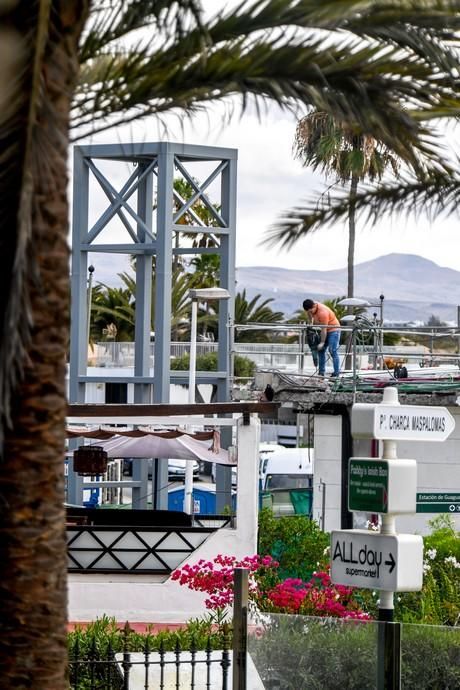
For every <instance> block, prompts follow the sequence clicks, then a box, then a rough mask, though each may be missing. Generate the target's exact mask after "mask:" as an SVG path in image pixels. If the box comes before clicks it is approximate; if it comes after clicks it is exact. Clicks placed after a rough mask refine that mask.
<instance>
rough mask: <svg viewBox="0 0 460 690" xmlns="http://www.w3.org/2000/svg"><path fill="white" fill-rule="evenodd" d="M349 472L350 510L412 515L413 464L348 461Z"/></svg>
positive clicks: (414, 479) (397, 460)
mask: <svg viewBox="0 0 460 690" xmlns="http://www.w3.org/2000/svg"><path fill="white" fill-rule="evenodd" d="M348 472H349V474H348V509H349V510H351V511H363V512H367V513H393V514H395V515H397V514H403V513H415V494H416V490H417V463H416V461H415V460H407V459H399V458H398V459H383V458H382V459H376V458H350V463H349V469H348Z"/></svg>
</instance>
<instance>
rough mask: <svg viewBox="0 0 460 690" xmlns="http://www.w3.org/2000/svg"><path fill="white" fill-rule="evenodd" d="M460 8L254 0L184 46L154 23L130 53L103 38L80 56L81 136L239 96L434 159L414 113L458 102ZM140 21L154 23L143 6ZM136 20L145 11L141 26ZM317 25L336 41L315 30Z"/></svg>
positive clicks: (439, 0) (189, 28)
mask: <svg viewBox="0 0 460 690" xmlns="http://www.w3.org/2000/svg"><path fill="white" fill-rule="evenodd" d="M133 4H134V5H135V6H136V8H137V10H139V12H141V13H142V11H141V9H142V8H141V4H139V3H133ZM145 4H146V5H150V4H151V3H145ZM153 4H157V5H161V3H153ZM459 7H460V0H456V1H455V2H454V1H451V2H449V1H448V0H433V2H428V3H427V2H426V1H424V2H422V0H420V1H419V2H415V1H410V2H409V1H404V2H396V1H395V2H387V1H383V0H381V1H380V2H378V1H377V2H375V1H374V2H370V1H368V2H364V1H361V2H358V1H355V2H353V1H352V0H348V1H346V2H344V0H329V1H328V2H326V3H321V4H319V3H317V2H316V1H315V2H314V1H313V0H265V1H261V0H257V1H255V2H253V3H252V4H251V3H242V4H241V5H240V6H239V7H238V8H237V9H236V10H234V11H232V12H228V11H227V12H221V13H219V15H218V16H217V17H216V18H215V19H214V20H212V21H211V22H210V23H209V25H208V26H207V27H206V30H204V29H203V27H202V26H199V25H198V24H197V22H196V21H192V20H190V21H189V22H188V24H187V25H186V26H185V24H184V26H183V35H182V37H181V40H180V41H176V40H174V29H173V28H171V27H169V25H168V24H163V25H162V26H161V30H159V31H156V30H157V29H159V25H158V22H153V23H152V24H151V25H150V29H151V30H153V31H155V35H154V36H152V33H150V32H149V39H148V40H146V41H145V42H144V43H142V45H141V44H140V43H138V44H136V45H135V47H134V48H131V49H129V48H126V46H125V45H124V46H121V45H120V44H119V42H117V40H115V39H114V38H110V42H109V43H110V45H108V43H107V42H106V43H104V47H107V46H108V47H109V48H110V50H108V49H106V50H102V49H101V46H98V45H96V44H94V46H93V52H91V51H90V50H89V49H88V50H86V52H85V53H84V57H85V60H84V64H83V66H82V81H81V85H80V91H79V94H78V96H77V98H76V101H75V108H74V112H73V116H74V125H75V126H76V127H78V128H79V131H78V134H77V135H76V138H80V137H83V136H86V135H88V134H89V133H93V132H95V131H101V130H103V129H107V128H110V127H113V126H116V125H117V124H121V123H126V122H129V121H132V120H135V119H138V118H141V117H145V116H147V115H152V114H154V115H157V116H161V114H162V113H166V112H170V111H172V112H174V111H179V110H180V111H181V112H183V111H186V112H188V113H193V112H195V111H196V110H197V109H199V108H201V107H203V106H204V105H205V104H206V103H207V102H209V101H212V100H218V99H224V98H225V97H227V96H231V95H235V94H239V95H240V96H241V108H242V110H244V109H245V107H247V104H248V102H249V99H250V98H251V97H253V98H254V99H256V101H257V100H258V99H259V100H262V101H274V102H276V103H278V104H279V105H280V106H282V107H285V108H295V107H297V106H299V105H300V104H303V105H307V106H313V107H315V108H317V109H318V110H323V111H325V112H327V113H330V114H332V115H334V116H335V117H337V118H338V119H341V120H347V121H350V122H354V123H355V124H356V126H357V127H358V128H360V129H361V130H362V131H363V132H365V133H369V134H371V135H373V136H375V137H376V138H377V139H379V140H381V141H383V142H385V143H386V144H388V145H389V146H390V145H391V147H392V148H393V149H395V151H396V153H397V154H398V155H400V156H402V157H404V158H406V159H410V158H411V156H413V152H412V147H413V146H414V145H416V146H418V147H419V148H420V149H421V150H422V152H423V153H424V154H426V155H428V156H434V155H435V150H434V148H433V146H432V144H431V142H430V140H429V136H428V134H429V133H428V132H427V131H426V130H425V129H424V128H423V127H422V126H421V125H420V124H419V122H418V117H416V116H415V114H416V113H418V112H420V111H421V112H422V113H423V117H426V118H429V117H430V115H431V112H436V113H437V114H439V113H444V114H449V113H452V112H453V111H454V110H457V111H458V110H459V108H460V98H459V92H458V84H457V80H456V79H453V76H455V75H456V74H457V72H456V71H455V70H456V69H457V66H458V59H457V57H456V54H455V51H453V50H452V49H451V45H450V44H451V43H452V42H453V41H454V38H455V26H456V25H457V23H458V21H459V18H458V16H457V14H458V9H459ZM370 10H372V12H371V11H370ZM374 13H376V14H377V18H376V19H375V20H372V21H371V22H370V25H371V28H370V29H369V30H366V23H367V22H368V20H369V17H370V16H372V17H374ZM160 14H161V12H160ZM145 18H146V22H149V21H150V19H151V15H149V13H148V11H146V12H145ZM117 21H118V20H117ZM141 21H142V20H141V17H140V16H138V17H137V19H136V22H137V23H136V26H137V25H139V24H140V23H141ZM449 21H452V23H451V25H450V28H449ZM430 22H431V24H430ZM125 23H126V26H124V27H123V28H122V24H123V21H122V18H121V15H120V18H119V22H118V24H117V27H118V28H117V30H116V31H115V32H113V28H111V29H110V31H112V33H113V35H114V36H118V35H121V34H122V33H123V32H124V31H125V29H126V30H128V29H129V27H130V26H131V25H132V24H130V22H129V21H126V22H125ZM429 26H431V27H432V35H431V34H430V31H429V30H428V27H429ZM279 27H283V30H282V31H280V29H279ZM452 27H453V28H452ZM317 28H321V29H322V30H323V32H327V34H328V35H329V39H330V40H327V41H325V39H324V36H323V35H321V36H320V37H318V32H317V31H315V30H316V29H317ZM111 35H112V34H111ZM419 35H420V41H417V38H418V36H419ZM123 36H126V34H125V33H123ZM332 39H334V40H332ZM107 41H108V38H107ZM421 45H425V47H426V50H425V51H422V50H421V49H420V46H421ZM326 46H327V47H326ZM421 53H423V55H422V54H421ZM454 65H455V68H454ZM403 105H404V110H403V109H402V106H403ZM420 139H421V140H422V143H420V141H419V140H420Z"/></svg>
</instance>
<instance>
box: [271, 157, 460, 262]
mask: <svg viewBox="0 0 460 690" xmlns="http://www.w3.org/2000/svg"><path fill="white" fill-rule="evenodd" d="M459 193H460V177H459V176H458V174H454V173H450V174H449V173H448V172H445V171H441V170H432V171H431V172H430V173H429V174H426V175H425V177H424V178H421V179H420V178H417V177H416V176H414V175H410V174H405V175H403V176H401V177H400V178H399V179H398V180H397V181H395V182H392V183H381V184H379V185H378V186H376V187H371V186H363V187H362V189H361V191H360V192H359V193H357V194H356V197H355V198H354V199H353V201H352V203H353V205H354V209H355V212H356V214H357V216H358V217H359V218H360V219H361V221H362V222H363V223H368V224H373V223H375V222H377V221H378V220H380V219H381V218H382V217H383V216H384V215H387V216H389V215H391V214H396V213H403V214H406V215H409V214H413V213H415V214H416V215H417V214H421V213H422V212H423V213H424V214H427V215H428V216H429V217H430V219H431V220H434V219H435V218H437V217H439V216H441V215H443V214H444V215H450V214H453V213H458V198H459ZM350 203H351V202H350V198H349V195H348V194H347V193H346V192H345V191H341V192H339V193H337V194H336V195H335V196H333V197H331V195H329V194H327V195H324V196H322V197H321V199H320V201H318V200H317V199H313V198H312V199H311V200H309V201H307V202H306V203H305V205H304V206H303V207H296V208H293V209H291V210H290V211H288V212H286V213H285V214H283V216H282V217H281V218H280V219H279V220H278V221H277V223H276V224H275V225H273V227H271V228H270V229H269V230H268V231H267V233H266V235H265V238H264V240H263V243H264V244H267V245H269V246H279V247H283V248H285V249H288V248H290V247H292V246H293V245H294V244H296V242H298V241H299V240H300V239H302V238H303V237H305V236H306V235H307V234H309V233H311V232H314V231H315V230H317V229H319V228H320V227H327V226H330V225H332V224H334V223H336V222H338V221H341V220H345V219H346V218H347V217H348V213H349V209H350Z"/></svg>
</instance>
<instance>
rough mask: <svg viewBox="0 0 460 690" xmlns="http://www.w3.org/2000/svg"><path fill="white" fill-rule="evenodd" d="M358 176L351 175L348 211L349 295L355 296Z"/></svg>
mask: <svg viewBox="0 0 460 690" xmlns="http://www.w3.org/2000/svg"><path fill="white" fill-rule="evenodd" d="M358 181H359V180H358V176H357V175H352V176H351V183H350V208H349V211H348V258H347V267H348V286H347V297H354V290H355V285H354V283H355V239H356V223H355V199H356V192H357V190H358Z"/></svg>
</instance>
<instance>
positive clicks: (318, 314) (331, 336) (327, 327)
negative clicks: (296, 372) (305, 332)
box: [303, 299, 340, 376]
mask: <svg viewBox="0 0 460 690" xmlns="http://www.w3.org/2000/svg"><path fill="white" fill-rule="evenodd" d="M303 308H304V309H305V311H306V312H307V314H308V315H309V316H310V318H311V320H312V323H314V324H316V325H318V326H321V341H320V343H319V344H318V346H317V349H318V374H319V375H320V376H324V374H325V371H326V350H329V352H330V353H331V357H332V363H333V365H334V373H333V374H332V376H338V375H339V373H340V359H339V343H340V321H339V320H338V318H337V316H336V315H335V314H334V312H333V311H332V309H329V307H326V305H325V304H321V302H314V301H313V300H312V299H306V300H304V301H303Z"/></svg>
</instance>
